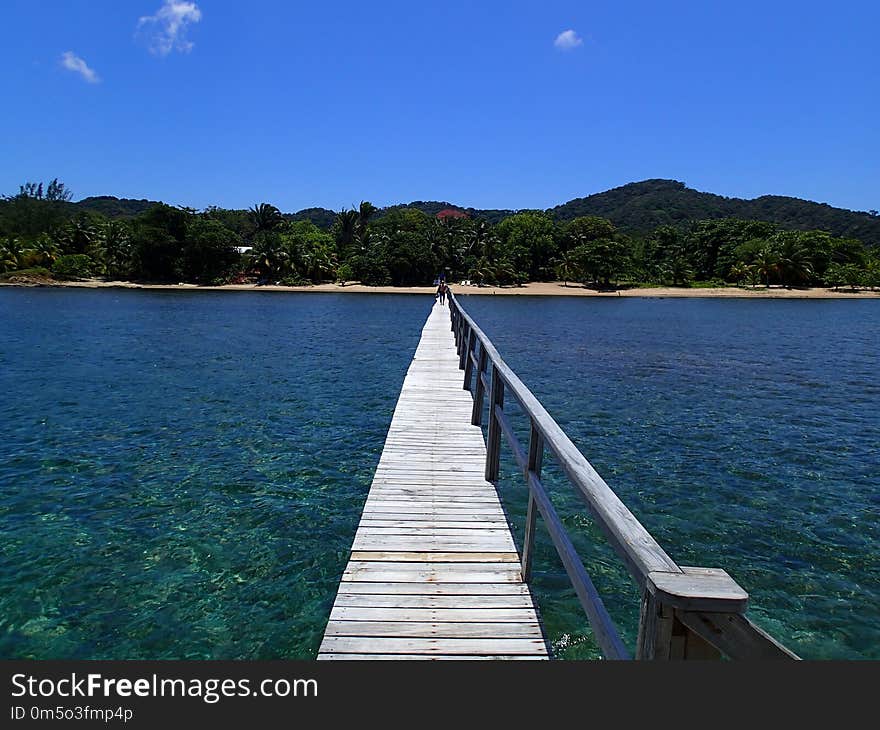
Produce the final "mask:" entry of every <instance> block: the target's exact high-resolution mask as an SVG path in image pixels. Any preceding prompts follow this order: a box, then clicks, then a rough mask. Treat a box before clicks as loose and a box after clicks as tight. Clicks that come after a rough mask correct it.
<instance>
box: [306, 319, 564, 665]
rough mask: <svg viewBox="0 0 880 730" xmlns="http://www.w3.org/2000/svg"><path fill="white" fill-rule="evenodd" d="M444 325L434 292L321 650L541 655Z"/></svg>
mask: <svg viewBox="0 0 880 730" xmlns="http://www.w3.org/2000/svg"><path fill="white" fill-rule="evenodd" d="M458 363H459V358H458V354H457V352H456V349H455V341H454V338H453V335H452V332H451V331H450V322H449V310H448V309H447V308H446V307H445V306H440V305H439V304H435V305H434V307H433V309H432V310H431V314H430V315H429V317H428V321H427V322H426V323H425V327H424V329H423V330H422V337H421V340H420V341H419V345H418V348H417V349H416V353H415V356H414V358H413V361H412V364H411V365H410V368H409V371H408V372H407V375H406V378H405V380H404V381H403V388H402V389H401V392H400V398H399V400H398V402H397V407H396V408H395V410H394V416H393V418H392V420H391V426H390V428H389V431H388V436H387V438H386V440H385V448H384V450H383V451H382V456H381V458H380V459H379V465H378V467H377V468H376V475H375V477H374V478H373V483H372V486H371V488H370V493H369V495H368V497H367V501H366V504H365V505H364V512H363V515H362V517H361V522H360V525H359V526H358V530H357V533H356V535H355V538H354V544H353V545H352V553H351V559H350V561H349V563H348V566H347V567H346V569H345V573H344V574H343V577H342V581H341V582H340V584H339V591H338V594H337V596H336V601H335V603H334V604H333V610H332V612H331V614H330V620H329V622H328V624H327V629H326V631H325V632H324V640H323V642H322V643H321V647H320V649H319V652H318V659H547V658H548V650H547V644H546V641H545V638H544V634H543V630H542V628H541V624H540V622H539V619H538V614H537V611H536V609H535V605H534V602H533V600H532V596H531V594H530V592H529V589H528V586H526V585H525V584H524V583H523V581H522V577H521V575H520V563H519V555H518V553H517V551H516V547H515V545H514V542H513V537H512V535H511V534H510V530H509V528H508V524H507V521H506V519H505V516H504V512H503V510H502V507H501V503H500V502H499V500H498V495H497V493H496V491H495V488H494V486H493V485H492V484H491V483H489V482H487V481H485V479H484V471H485V465H486V446H485V443H484V442H483V434H482V431H481V429H480V428H479V426H472V425H471V408H472V404H473V401H472V400H471V395H470V393H469V392H468V391H467V390H465V389H463V387H462V380H463V375H462V372H461V370H459V368H458Z"/></svg>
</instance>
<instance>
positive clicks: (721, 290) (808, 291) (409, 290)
mask: <svg viewBox="0 0 880 730" xmlns="http://www.w3.org/2000/svg"><path fill="white" fill-rule="evenodd" d="M0 286H61V287H78V288H86V289H174V290H193V291H273V292H332V293H336V294H338V293H343V294H425V295H431V294H433V293H434V292H435V291H436V288H435V287H433V286H362V285H360V284H346V285H345V286H341V285H339V284H314V285H311V286H276V285H269V284H267V285H263V286H257V285H255V284H226V285H224V286H198V285H196V284H136V283H132V282H129V281H104V280H103V279H88V280H83V281H52V282H39V281H13V282H3V283H0ZM450 289H451V290H452V291H453V292H454V293H455V294H461V295H477V296H495V295H500V296H564V297H697V298H700V297H704V298H718V297H721V298H746V299H767V298H769V299H880V290H878V291H867V290H857V291H852V290H848V289H841V290H839V291H837V290H834V289H826V288H819V287H812V288H802V289H785V288H783V287H781V286H771V287H770V288H769V289H768V288H766V287H763V286H759V287H753V288H740V287H733V286H731V287H713V288H696V287H695V288H684V287H650V288H649V287H645V288H631V289H618V290H615V291H596V290H594V289H588V288H586V287H583V286H580V285H578V284H571V283H569V284H568V286H565V285H564V284H563V283H562V282H559V281H555V282H533V283H530V284H525V285H523V286H482V287H479V286H466V285H461V284H455V283H452V284H450Z"/></svg>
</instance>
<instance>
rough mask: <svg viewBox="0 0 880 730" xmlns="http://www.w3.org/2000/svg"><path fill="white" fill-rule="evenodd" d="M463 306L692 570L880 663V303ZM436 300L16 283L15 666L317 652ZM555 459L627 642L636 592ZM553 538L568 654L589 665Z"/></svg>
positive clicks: (768, 619)
mask: <svg viewBox="0 0 880 730" xmlns="http://www.w3.org/2000/svg"><path fill="white" fill-rule="evenodd" d="M463 303H464V304H465V306H466V307H467V308H468V310H469V311H470V312H471V313H472V314H473V315H475V317H476V318H477V319H478V321H479V322H480V324H481V325H482V326H483V328H484V329H485V330H486V332H487V333H488V334H489V335H490V336H491V337H492V338H493V339H494V340H495V343H496V345H497V346H498V348H499V350H500V351H501V353H502V354H503V355H504V356H505V357H506V359H507V360H508V362H509V363H510V364H511V365H512V366H513V367H514V369H515V370H516V371H517V372H518V373H519V374H520V376H521V377H522V379H523V380H524V381H525V382H526V384H527V385H528V386H529V387H530V388H531V389H532V390H533V391H534V393H535V394H536V395H537V396H538V397H539V399H540V400H541V401H542V402H543V403H544V404H545V405H546V406H547V408H548V410H549V411H550V413H551V414H552V415H554V417H556V418H557V419H558V421H559V422H560V424H561V425H562V426H563V428H564V429H565V430H566V431H567V432H568V433H569V434H570V436H571V437H572V439H573V440H574V441H575V443H576V444H578V446H579V447H580V448H581V449H582V450H583V451H584V453H585V454H586V455H587V457H588V458H589V459H590V460H591V461H592V462H593V464H594V465H595V466H596V468H597V469H598V470H599V472H600V473H601V474H602V475H603V476H604V477H605V478H606V480H607V481H608V482H609V484H610V485H611V486H612V487H613V488H614V489H615V490H616V491H617V492H618V494H619V495H620V496H621V498H622V499H623V500H624V501H625V502H626V504H627V505H628V506H629V507H630V508H631V509H632V510H633V511H634V512H635V514H636V515H637V517H639V519H640V520H642V522H643V523H644V524H645V525H646V527H648V529H649V530H650V531H651V533H652V534H653V535H654V536H655V537H656V538H657V540H658V541H659V542H660V543H661V545H663V547H664V548H665V549H666V550H667V552H669V553H670V555H671V556H672V557H673V558H674V559H675V560H677V561H678V562H679V563H681V564H685V565H688V564H690V565H708V566H720V567H724V568H725V569H726V570H728V572H730V573H731V574H732V575H733V576H734V577H735V578H736V579H737V580H738V581H739V582H740V583H741V584H742V585H743V586H744V587H745V588H747V590H749V592H750V594H751V596H752V604H751V608H750V615H752V616H753V618H754V619H755V620H756V621H757V622H758V623H759V624H760V625H762V626H763V627H764V628H765V629H767V630H768V631H770V632H771V633H772V634H774V635H775V636H777V637H778V638H779V639H780V640H782V641H783V642H785V643H787V644H788V645H790V646H791V647H792V648H793V649H794V650H795V651H797V652H798V653H800V654H801V655H802V656H805V657H810V658H831V657H834V658H875V659H876V658H880V628H878V622H877V610H876V606H877V605H880V595H878V591H880V589H878V586H880V565H878V558H877V555H878V554H880V527H878V520H880V518H878V515H880V497H878V490H877V483H878V472H880V467H878V458H877V454H878V453H880V452H878V447H880V409H878V404H880V375H878V372H877V368H876V342H878V341H880V324H878V323H880V318H878V312H877V303H876V302H850V301H846V302H834V301H829V302H808V301H803V302H801V301H797V302H790V301H784V302H783V301H762V302H758V301H707V300H640V299H623V300H618V301H607V300H599V301H595V300H588V299H556V298H519V297H495V298H492V297H468V298H464V299H463ZM430 304H431V300H430V299H428V298H425V297H409V296H402V295H394V296H382V295H364V296H360V295H349V294H346V295H323V294H322V295H317V294H304V295H296V294H294V295H290V294H285V295H278V294H272V293H253V294H251V293H236V294H228V293H212V292H179V293H178V292H143V291H82V290H80V291H75V290H62V291H58V290H22V289H3V290H0V385H2V387H3V392H4V394H5V396H6V397H5V398H4V400H3V403H2V405H0V418H2V420H3V423H4V432H3V433H4V438H3V440H2V441H0V485H2V491H0V533H2V534H0V538H2V539H0V657H4V658H14V657H16V658H21V657H34V658H119V659H122V658H169V659H170V658H244V659H247V658H309V657H313V656H314V655H315V652H316V651H317V647H318V644H319V643H320V638H321V634H322V632H323V629H324V625H325V623H326V620H327V616H328V613H329V610H330V606H331V605H332V602H333V598H334V595H335V592H336V587H337V582H338V580H339V577H340V575H341V573H342V570H343V568H344V566H345V563H346V561H347V559H348V551H349V548H350V546H351V540H352V538H353V536H354V532H355V529H356V526H357V523H358V518H359V515H360V511H361V508H362V505H363V501H364V499H365V497H366V493H367V489H368V488H369V484H370V481H371V479H372V474H373V470H374V469H375V466H376V463H377V462H378V458H379V454H380V452H381V448H382V443H383V441H384V437H385V433H386V431H387V428H388V424H389V423H390V419H391V413H392V411H393V408H394V405H395V402H396V399H397V395H398V392H399V389H400V385H401V383H402V381H403V376H404V373H405V371H406V368H407V366H408V364H409V361H410V359H411V357H412V353H413V352H414V350H415V346H416V343H417V341H418V336H419V333H420V330H421V327H422V324H423V322H424V319H425V317H426V316H427V312H428V308H429V306H430ZM524 343H527V345H528V346H527V347H524ZM524 426H525V424H524V422H523V420H522V419H520V420H519V421H518V428H519V429H520V430H522V429H523V428H524ZM507 453H509V452H507ZM502 466H503V472H504V478H503V479H502V481H501V483H500V490H501V492H502V496H503V499H504V501H505V504H506V507H507V508H508V510H509V512H510V514H511V516H512V517H513V519H514V521H515V522H516V521H518V529H519V530H520V533H519V534H521V529H522V523H523V515H524V513H525V496H524V489H523V487H522V486H521V484H520V483H519V481H518V480H517V478H516V476H515V468H514V466H513V464H512V463H511V461H510V459H509V456H507V455H506V456H505V461H504V463H503V465H502ZM546 470H547V482H548V487H549V488H550V490H551V492H552V494H553V498H554V502H555V503H556V504H557V506H558V509H559V511H560V513H561V515H562V517H563V520H564V521H565V524H566V526H567V528H568V529H569V530H570V531H571V533H572V535H573V536H574V540H575V542H576V544H577V546H578V548H579V550H580V553H581V555H582V556H583V557H584V559H585V563H586V565H587V567H588V569H589V570H590V572H591V575H592V576H593V578H594V581H595V583H596V585H597V587H598V588H599V589H600V591H601V592H602V594H603V596H605V598H606V603H607V605H608V607H609V610H610V611H611V613H612V615H613V616H614V618H615V620H616V621H617V622H618V624H619V626H620V627H621V630H622V631H623V634H624V636H625V638H626V639H627V641H628V642H629V643H630V645H632V644H633V643H634V640H635V628H636V622H637V612H638V608H637V601H638V596H637V594H636V591H635V589H634V587H633V586H632V584H631V582H630V581H629V579H628V577H627V576H626V575H625V574H624V573H623V572H622V570H621V568H620V564H619V561H618V560H617V558H616V557H615V556H614V555H613V554H612V553H611V551H610V550H609V549H608V548H607V546H606V545H605V543H604V541H603V539H602V538H601V536H600V535H599V533H598V531H597V529H596V527H595V525H594V524H592V522H591V521H590V519H589V518H588V517H587V516H586V512H585V510H584V508H583V506H582V505H581V504H580V503H579V502H578V501H577V500H576V499H575V498H574V497H573V496H572V494H571V491H570V490H569V489H568V488H567V486H566V483H565V481H564V480H563V479H562V477H561V475H560V474H559V473H558V472H557V471H556V470H555V468H554V466H553V464H552V462H551V463H548V465H547V467H546ZM538 536H539V538H538V548H539V549H538V553H537V558H536V560H537V563H536V580H535V590H536V592H537V594H538V597H539V600H540V604H541V610H542V614H543V616H544V619H545V623H546V627H547V631H548V635H549V638H550V640H551V642H552V644H553V646H554V649H555V651H556V652H557V654H558V655H559V656H561V657H563V658H578V657H595V656H596V655H597V654H596V648H595V645H594V644H593V642H592V639H591V637H590V632H589V629H588V627H587V625H586V622H585V619H584V618H583V615H582V613H581V611H580V608H579V606H578V604H577V601H576V599H575V598H574V595H573V592H572V590H571V588H570V587H569V584H568V580H567V578H566V577H565V575H564V573H563V572H562V570H561V568H560V566H559V564H558V562H557V561H556V559H555V558H554V555H553V550H552V545H550V543H549V540H548V539H547V537H546V535H545V534H544V533H543V531H541V530H540V529H539V532H538Z"/></svg>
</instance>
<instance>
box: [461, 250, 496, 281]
mask: <svg viewBox="0 0 880 730" xmlns="http://www.w3.org/2000/svg"><path fill="white" fill-rule="evenodd" d="M468 278H470V279H473V280H474V281H475V282H477V286H483V284H484V283H485V281H486V279H494V278H495V270H494V268H493V267H492V265H491V264H490V263H489V259H487V258H486V257H485V256H483V257H481V258H480V259H479V260H478V261H477V262H476V263H475V264H474V265H473V266H472V267H471V270H470V272H469V273H468Z"/></svg>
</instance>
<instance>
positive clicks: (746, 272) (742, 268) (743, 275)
mask: <svg viewBox="0 0 880 730" xmlns="http://www.w3.org/2000/svg"><path fill="white" fill-rule="evenodd" d="M751 275H752V270H751V269H750V268H749V266H748V264H746V263H745V262H744V261H740V262H739V263H738V264H734V265H733V266H731V267H730V278H731V279H733V280H734V281H736V283H737V284H738V285H741V284H742V283H743V282H744V281H748V280H749V278H750V277H751Z"/></svg>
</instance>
